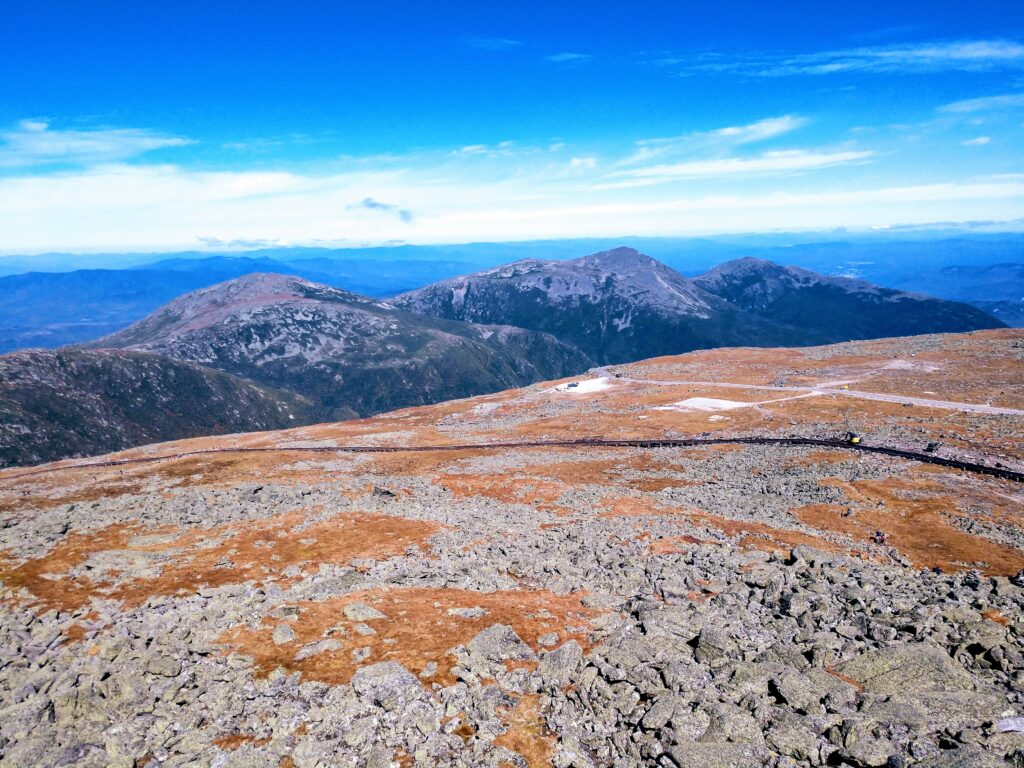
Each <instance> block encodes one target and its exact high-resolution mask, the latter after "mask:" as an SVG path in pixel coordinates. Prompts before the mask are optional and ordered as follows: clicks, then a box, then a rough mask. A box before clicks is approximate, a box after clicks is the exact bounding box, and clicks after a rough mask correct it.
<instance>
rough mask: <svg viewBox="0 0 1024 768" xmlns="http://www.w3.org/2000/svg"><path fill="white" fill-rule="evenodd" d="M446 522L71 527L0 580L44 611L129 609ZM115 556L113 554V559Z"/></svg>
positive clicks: (420, 540)
mask: <svg viewBox="0 0 1024 768" xmlns="http://www.w3.org/2000/svg"><path fill="white" fill-rule="evenodd" d="M442 528H443V526H442V525H441V524H439V523H435V522H432V521H427V520H410V519H408V518H404V517H395V516H392V515H382V514H368V513H359V512H353V513H344V514H340V515H335V516H334V517H331V518H328V519H326V520H322V521H317V522H312V523H310V522H308V521H307V517H306V515H305V514H304V513H302V512H288V513H286V514H282V515H277V516H275V517H270V518H267V519H265V520H260V521H251V522H241V523H230V524H227V525H222V526H217V527H215V528H210V529H184V530H183V529H176V528H167V527H165V528H156V529H154V528H144V527H143V526H141V525H139V524H137V523H133V524H119V525H112V526H109V527H107V528H104V529H102V530H100V531H97V532H95V533H88V534H71V535H69V536H68V537H66V538H65V540H64V541H63V542H61V543H60V544H58V545H57V546H56V547H54V548H53V549H52V550H51V551H50V552H48V553H47V554H45V555H43V556H42V557H38V558H34V559H31V560H27V561H25V562H23V563H20V564H16V563H15V562H14V561H13V560H12V559H11V555H10V554H8V555H7V558H6V559H5V560H2V561H0V579H2V580H3V582H4V583H5V584H6V585H7V586H9V587H14V588H19V587H20V588H24V589H26V590H28V591H29V592H30V593H31V594H32V596H33V597H34V602H35V604H37V605H39V606H40V608H41V609H43V610H47V609H50V608H57V609H60V610H63V611H74V610H77V609H79V608H82V607H84V606H86V605H88V603H89V601H90V600H91V599H92V598H93V597H102V598H107V599H115V600H120V601H122V603H123V604H124V605H125V606H126V607H130V606H135V605H141V604H142V603H144V602H145V601H146V600H147V599H149V598H150V597H155V596H161V595H182V594H191V593H194V592H195V591H196V590H197V589H199V588H201V587H219V586H224V585H226V584H240V583H243V582H246V581H250V580H255V581H273V580H275V579H278V578H281V574H282V572H283V571H284V570H285V569H286V568H288V567H289V566H292V565H297V566H300V567H301V566H304V565H307V564H308V565H310V566H311V567H313V568H314V569H316V568H319V566H320V565H321V564H335V565H345V564H348V563H350V562H351V561H352V560H354V559H364V558H366V559H374V560H382V559H387V558H388V557H392V556H394V555H400V554H402V553H403V552H405V550H406V548H408V547H413V546H416V547H425V546H426V545H427V540H428V539H429V538H430V537H431V536H433V535H434V534H435V533H437V532H438V531H440V530H441V529H442ZM97 555H107V556H108V559H113V560H114V561H116V560H118V559H120V560H125V561H128V562H132V563H138V562H142V563H145V564H146V565H148V566H150V567H148V568H147V569H146V572H145V574H144V575H140V576H138V577H135V578H132V577H130V576H129V575H128V574H126V573H124V572H123V571H120V570H110V569H107V570H102V569H88V570H85V571H83V568H82V566H85V565H86V564H87V563H89V561H90V558H94V556H97ZM109 556H113V557H112V558H109Z"/></svg>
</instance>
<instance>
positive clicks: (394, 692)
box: [352, 661, 422, 708]
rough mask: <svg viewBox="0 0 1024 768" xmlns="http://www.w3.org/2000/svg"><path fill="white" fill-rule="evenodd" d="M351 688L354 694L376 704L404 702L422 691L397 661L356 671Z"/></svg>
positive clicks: (414, 678) (413, 676) (413, 677)
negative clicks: (395, 701)
mask: <svg viewBox="0 0 1024 768" xmlns="http://www.w3.org/2000/svg"><path fill="white" fill-rule="evenodd" d="M352 687H353V688H354V689H355V691H356V693H358V694H360V695H361V696H366V697H367V698H370V699H372V700H373V701H375V702H378V703H385V702H388V701H394V700H396V699H397V700H398V701H405V700H407V699H410V698H415V697H416V695H417V694H419V692H420V691H421V690H422V686H421V685H420V681H419V680H417V679H416V676H415V675H414V674H413V673H412V672H410V671H409V670H407V669H406V668H405V667H403V666H402V665H401V664H399V663H398V662H397V661H382V662H381V663H379V664H371V665H369V666H367V667H362V668H360V669H358V670H356V673H355V674H354V675H353V676H352ZM385 708H390V707H387V706H385Z"/></svg>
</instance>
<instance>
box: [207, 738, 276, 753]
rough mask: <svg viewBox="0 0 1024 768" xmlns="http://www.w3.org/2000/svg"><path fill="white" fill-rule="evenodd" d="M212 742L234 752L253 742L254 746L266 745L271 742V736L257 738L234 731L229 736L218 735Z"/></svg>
mask: <svg viewBox="0 0 1024 768" xmlns="http://www.w3.org/2000/svg"><path fill="white" fill-rule="evenodd" d="M210 743H211V744H213V746H215V747H220V748H221V749H223V750H224V751H226V752H233V751H235V750H236V749H239V748H241V747H242V746H243V745H245V744H252V745H253V746H254V747H265V746H266V745H267V744H269V743H270V737H269V736H267V737H265V738H262V739H257V738H256V737H255V736H250V735H249V734H246V733H232V734H229V735H227V736H218V737H217V738H216V739H214V740H213V741H211V742H210Z"/></svg>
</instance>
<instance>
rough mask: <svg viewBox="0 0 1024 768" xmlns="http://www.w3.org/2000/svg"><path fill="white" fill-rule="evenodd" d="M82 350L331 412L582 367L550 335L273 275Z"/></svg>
mask: <svg viewBox="0 0 1024 768" xmlns="http://www.w3.org/2000/svg"><path fill="white" fill-rule="evenodd" d="M88 346H89V347H91V348H104V347H115V348H125V349H134V350H145V351H150V352H156V353H159V354H162V355H165V356H167V357H170V358H173V359H176V360H187V361H190V362H194V363H199V364H201V365H205V366H208V367H210V368H216V369H219V370H223V371H227V372H229V373H232V374H235V375H238V376H243V377H245V378H247V379H250V380H252V381H256V382H259V383H261V384H264V385H268V386H273V387H277V388H280V389H284V390H289V391H292V392H296V393H298V394H300V395H303V396H305V397H308V398H310V399H311V400H313V402H315V403H316V404H317V405H318V406H319V407H321V408H322V409H324V411H325V412H327V413H330V414H333V415H334V417H335V418H345V417H347V416H351V415H360V416H362V415H368V414H372V413H378V412H380V411H382V410H388V409H391V408H396V407H402V406H407V405H419V404H424V403H433V402H438V401H440V400H446V399H450V398H453V397H463V396H466V395H471V394H479V393H482V392H492V391H495V390H499V389H503V388H506V387H510V386H520V385H523V384H529V383H532V382H534V381H537V380H539V379H544V378H552V377H558V376H564V375H567V374H571V373H576V372H579V371H582V370H585V369H586V368H587V367H588V365H589V361H588V360H587V358H586V357H585V356H584V355H582V354H581V353H580V352H578V351H577V350H575V349H573V348H571V347H569V346H567V345H565V344H563V343H561V342H559V341H557V340H556V339H554V338H552V337H551V336H548V335H546V334H541V333H536V332H533V331H526V330H522V329H519V328H510V327H507V326H482V325H473V324H467V323H457V322H447V321H443V320H436V319H434V318H426V317H420V316H416V315H411V314H409V313H407V312H403V311H399V310H396V309H395V308H394V307H392V306H391V305H389V304H387V303H385V302H382V301H378V300H375V299H370V298H367V297H364V296H359V295H357V294H353V293H349V292H347V291H342V290H339V289H337V288H330V287H328V286H325V285H318V284H316V283H310V282H308V281H306V280H303V279H301V278H298V277H292V276H285V275H269V274H254V275H247V276H244V277H240V278H237V279H235V280H230V281H228V282H226V283H221V284H218V285H215V286H212V287H210V288H205V289H202V290H199V291H195V292H193V293H189V294H186V295H185V296H182V297H180V298H178V299H175V300H174V301H172V302H170V303H169V304H167V305H166V306H165V307H163V308H161V309H160V310H158V311H156V312H154V313H153V314H151V315H150V316H148V317H146V318H145V319H143V320H141V321H139V322H138V323H135V324H134V325H131V326H129V327H128V328H126V329H124V330H123V331H119V332H118V333H115V334H113V335H110V336H107V337H105V338H102V339H99V340H97V341H95V342H92V343H91V344H90V345H88Z"/></svg>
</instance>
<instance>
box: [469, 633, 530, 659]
mask: <svg viewBox="0 0 1024 768" xmlns="http://www.w3.org/2000/svg"><path fill="white" fill-rule="evenodd" d="M467 647H468V648H469V650H470V651H472V652H473V653H475V654H476V655H477V656H480V657H481V658H484V659H487V660H488V661H505V660H507V659H514V660H516V661H522V660H525V659H533V658H534V654H533V651H532V650H531V649H530V646H528V645H527V644H526V643H524V642H523V641H522V638H520V637H519V635H517V634H516V631H515V630H514V629H512V627H510V626H508V625H507V624H494V625H493V626H490V627H488V628H487V629H485V630H483V631H482V632H480V633H479V634H478V635H477V636H476V637H474V638H473V639H472V640H470V641H469V644H468V646H467Z"/></svg>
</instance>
